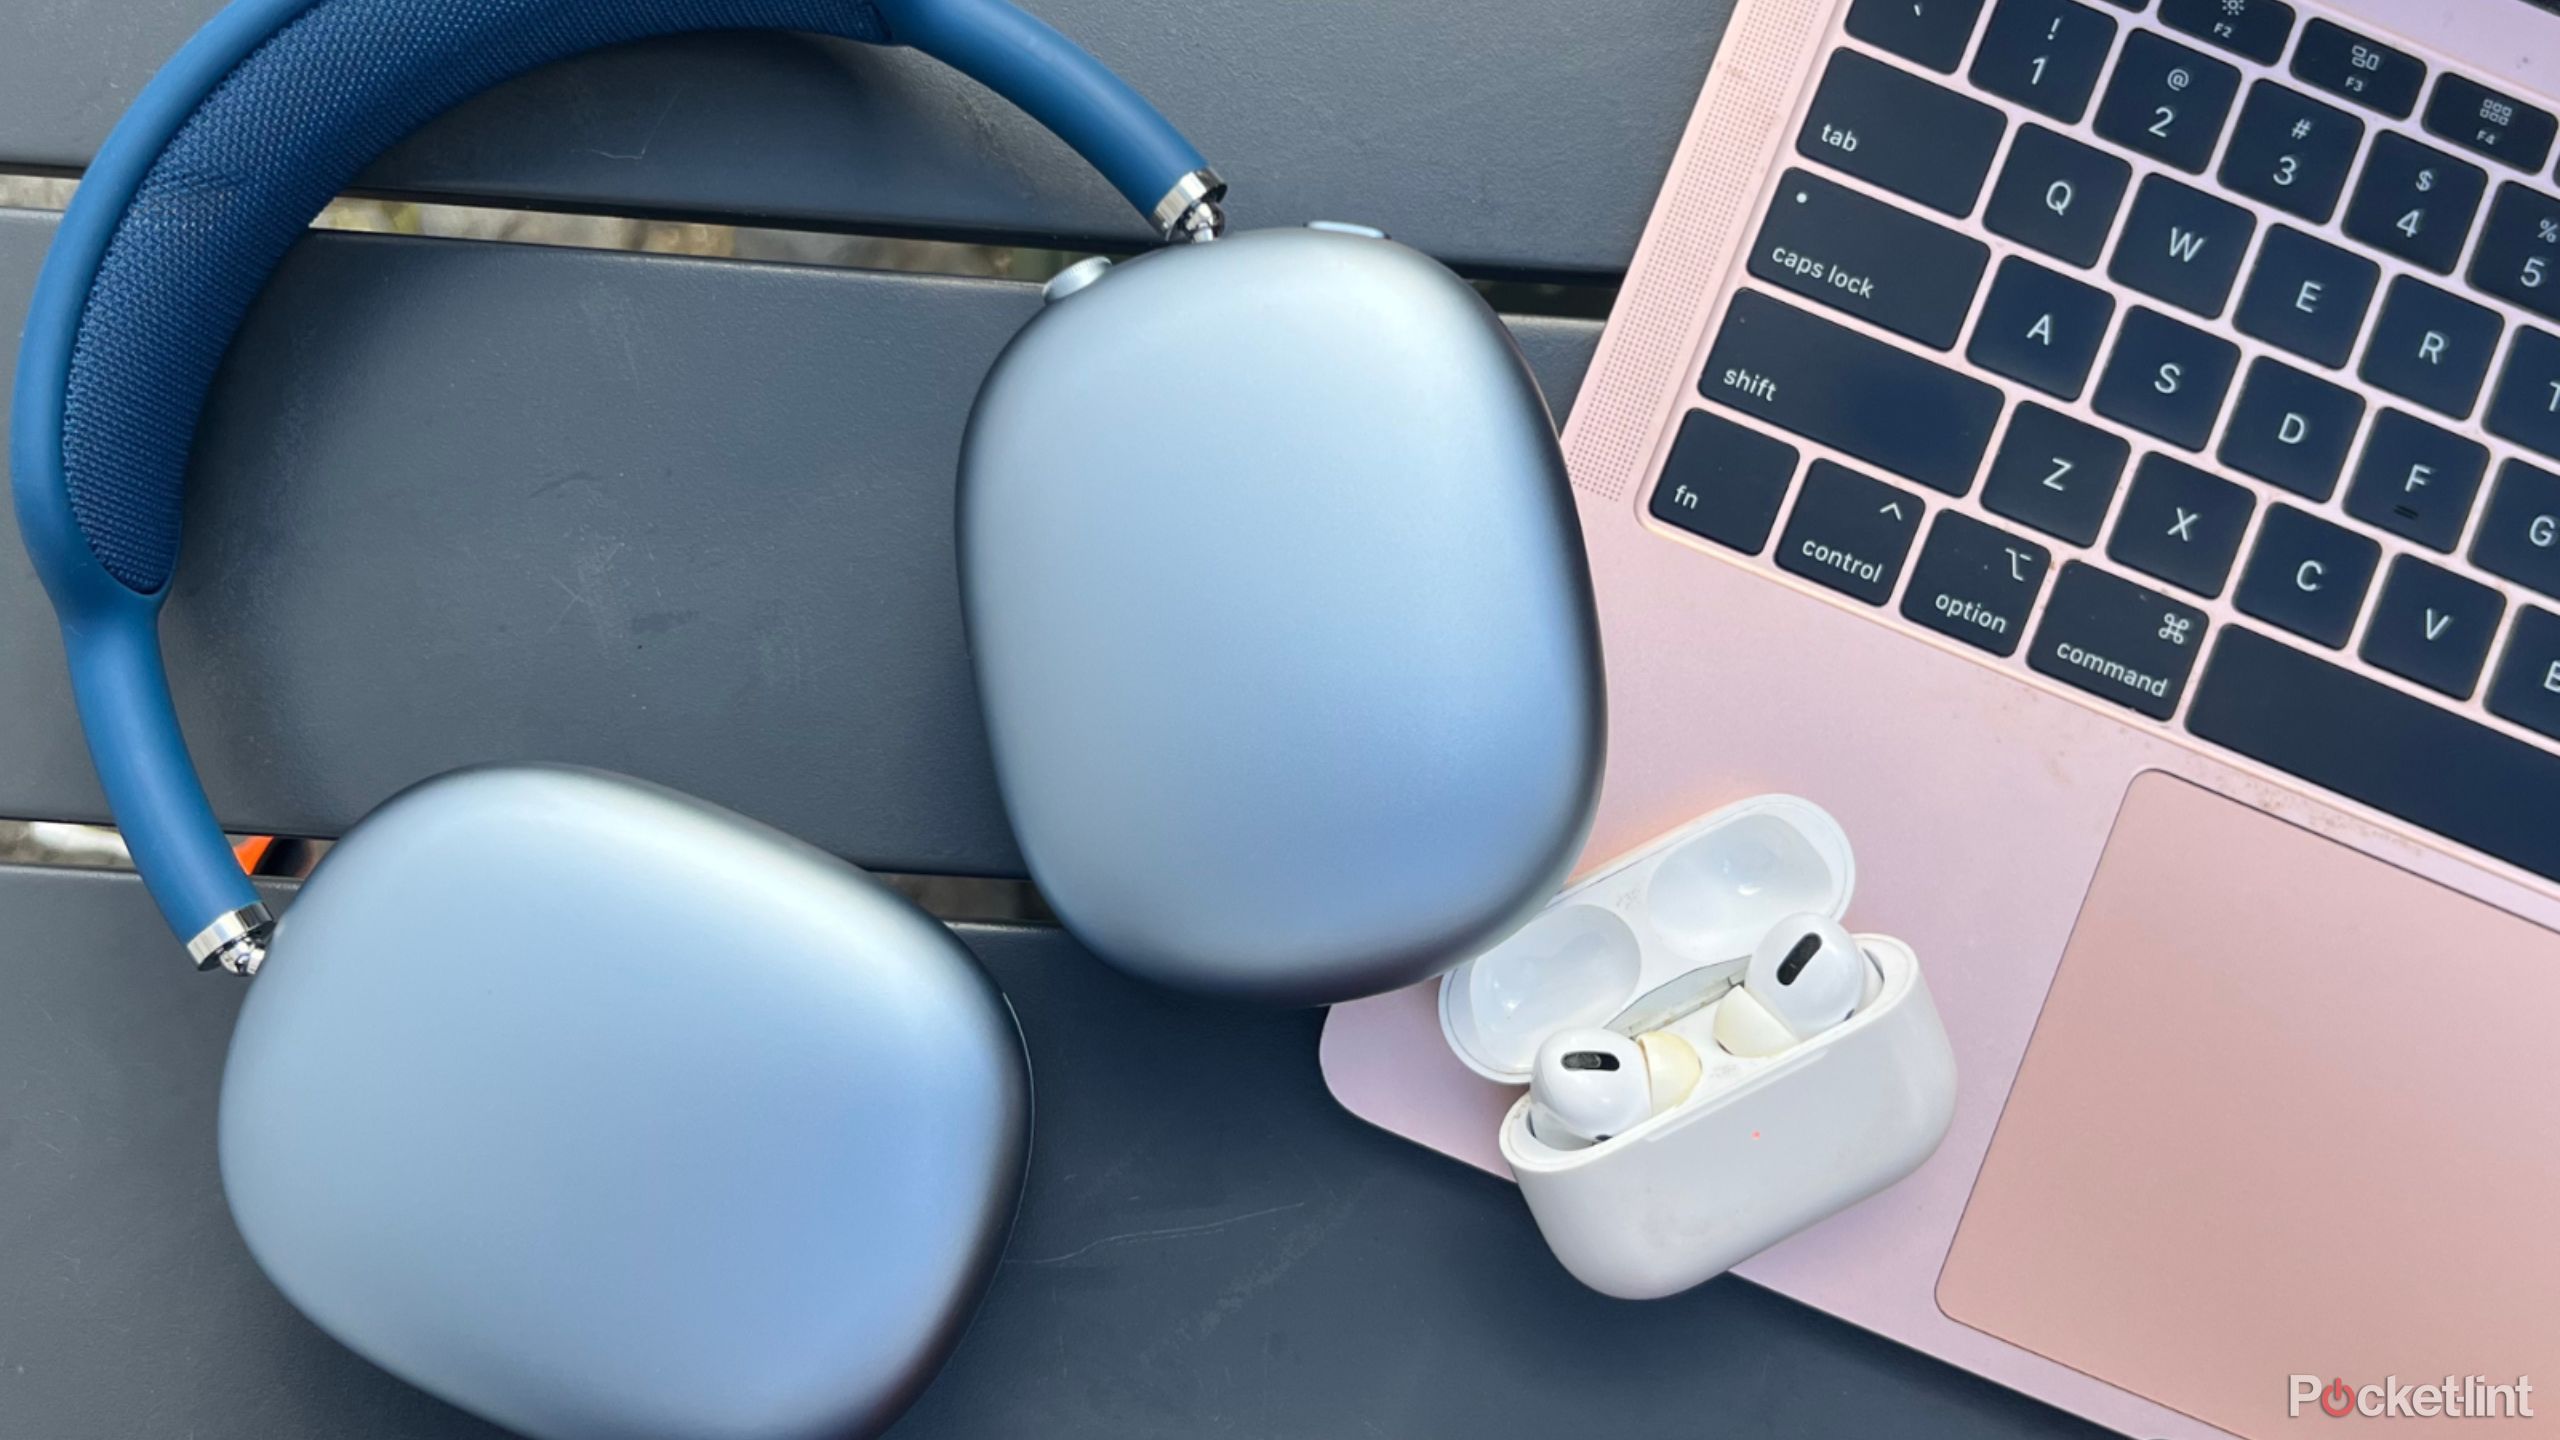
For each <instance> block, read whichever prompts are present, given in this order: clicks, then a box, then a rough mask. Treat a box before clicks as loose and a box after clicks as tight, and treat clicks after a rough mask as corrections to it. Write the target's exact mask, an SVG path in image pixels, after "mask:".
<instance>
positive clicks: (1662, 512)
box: [1652, 410, 1796, 555]
mask: <svg viewBox="0 0 2560 1440" xmlns="http://www.w3.org/2000/svg"><path fill="white" fill-rule="evenodd" d="M1795 477H1796V447H1794V446H1793V445H1790V444H1788V443H1786V442H1785V441H1783V440H1780V439H1777V438H1775V437H1773V436H1768V435H1763V434H1761V433H1760V432H1759V431H1757V430H1753V429H1751V428H1749V427H1747V426H1743V425H1736V424H1735V423H1733V422H1732V421H1730V420H1727V419H1726V418H1724V417H1723V416H1721V415H1710V414H1708V413H1707V412H1706V411H1704V410H1692V411H1690V412H1689V413H1688V415H1687V416H1686V417H1685V418H1683V419H1682V420H1681V422H1680V434H1679V438H1677V439H1675V440H1673V441H1672V442H1671V458H1670V459H1669V460H1667V461H1665V462H1663V466H1662V479H1661V481H1660V483H1658V484H1656V485H1655V486H1654V487H1653V507H1652V508H1653V518H1655V519H1656V520H1659V521H1661V522H1663V523H1664V524H1666V525H1677V526H1679V527H1680V528H1681V529H1683V530H1686V531H1688V532H1689V533H1690V534H1692V535H1702V536H1705V537H1706V538H1707V539H1709V540H1713V541H1714V542H1716V543H1717V544H1719V545H1725V546H1730V547H1731V548H1733V549H1736V550H1739V551H1741V552H1742V553H1743V554H1745V555H1757V554H1759V553H1760V547H1761V546H1763V545H1766V544H1768V543H1769V530H1770V528H1771V527H1772V526H1774V525H1776V524H1777V523H1778V507H1779V506H1781V505H1784V504H1785V503H1786V502H1787V486H1788V485H1789V484H1791V483H1792V482H1793V481H1794V480H1795Z"/></svg>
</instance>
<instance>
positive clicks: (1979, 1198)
mask: <svg viewBox="0 0 2560 1440" xmlns="http://www.w3.org/2000/svg"><path fill="white" fill-rule="evenodd" d="M2552 823H2554V824H2560V816H2555V817H2553V821H2552ZM2556 1026H2560V935H2555V934H2553V933H2552V932H2551V931H2548V930H2544V929H2542V928H2540V927H2538V926H2535V925H2531V924H2527V923H2526V922H2524V921H2521V920H2518V919H2516V918H2514V917H2513V916H2510V915H2507V914H2505V913H2503V912H2501V911H2498V910H2495V909H2492V908H2490V907H2488V906H2486V905H2482V904H2480V903H2478V902H2476V901H2473V900H2469V899H2466V898H2464V897H2463V896H2460V895H2458V894H2455V893H2454V892H2452V891H2450V890H2446V889H2444V888H2442V887H2440V886H2438V885H2435V884H2433V883H2431V882H2429V881H2426V880H2422V879H2420V878H2418V877H2416V876H2414V875H2410V874H2408V873H2406V872H2404V871H2401V870H2398V869H2395V868H2393V867H2391V866H2390V865H2387V864H2385V863H2383V862H2381V861H2377V860H2374V859H2372V858H2370V857H2367V856H2365V855H2362V854H2360V853H2358V852H2356V851H2353V850H2350V849H2348V848H2346V847H2345V846H2343V845H2340V844H2337V843H2336V842H2334V841H2330V840H2326V839H2323V838H2321V837H2320V836H2318V835H2315V834H2313V833H2311V832H2310V831H2307V830H2302V829H2298V828H2296V827H2294V826H2292V825H2289V824H2287V823H2285V822H2283V821H2280V820H2276V819H2273V818H2271V817H2269V816H2266V815H2264V814H2261V813H2259V812H2258V811H2255V810H2252V809H2249V808H2247V807H2245V806H2242V805H2239V804H2235V803H2233V802H2231V801H2229V800H2225V799H2223V798H2221V797H2219V796H2216V795H2213V794H2210V793H2208V792H2206V791H2204V790H2200V789H2197V788H2195V787H2193V786H2191V785H2188V784H2187V783H2185V782H2184V781H2180V780H2175V779H2171V778H2169V777H2166V776H2162V775H2145V776H2143V777H2141V778H2140V779H2138V780H2136V781H2135V782H2134V785H2133V787H2132V789H2131V790H2130V791H2129V792H2128V794H2127V796H2126V799H2125V804H2124V809H2123V811H2122V812H2121V814H2120V815H2119V816H2118V819H2117V824H2116V830H2115V834H2114V836H2113V837H2112V838H2111V839H2110V841H2109V842H2108V845H2107V851H2106V856H2105V859H2104V860H2103V862H2102V863H2101V864H2100V866H2099V870H2098V875H2097V879H2096V881H2095V882H2094V883H2093V885H2092V886H2091V888H2090V892H2089V897H2088V901H2087V903H2086V905H2085V907H2084V908H2083V909H2082V911H2081V913H2080V921H2079V924H2078V926H2077V928H2076V929H2075V930H2074V932H2073V934H2072V939H2071V945H2070V948H2069V950H2068V951H2067V952H2065V954H2064V957H2063V961H2062V967H2061V970H2060V972H2059V974H2057V976H2056V977H2055V980H2054V986H2053V992H2052V994H2051V995H2050V996H2049V997H2048V998H2047V1000H2046V1002H2045V1007H2044V1013H2043V1016H2042V1018H2041V1019H2040V1020H2039V1021H2038V1022H2037V1026H2036V1032H2035V1037H2034V1039H2033V1041H2032V1043H2031V1044H2030V1046H2029V1048H2028V1051H2027V1057H2026V1063H2025V1065H2024V1067H2023V1068H2022V1069H2021V1070H2020V1072H2019V1077H2018V1081H2017V1085H2016V1088H2015V1089H2014V1090H2013V1091H2012V1092H2011V1094H2010V1097H2009V1103H2008V1107H2007V1109H2006V1110H2005V1111H2004V1112H2003V1114H2002V1116H2001V1120H2000V1128H1999V1130H1998V1132H1997V1133H1996V1134H1995V1135H1994V1137H1993V1140H1992V1144H1991V1152H1990V1156H1989V1158H1988V1159H1987V1160H1986V1161H1985V1163H1984V1165H1983V1169H1982V1173H1981V1177H1980V1179H1979V1180H1978V1181H1977V1182H1976V1184H1975V1187H1974V1192H1973V1198H1972V1200H1971V1202H1970V1203H1969V1204H1968V1205H1967V1207H1966V1210H1965V1215H1964V1222H1963V1224H1962V1225H1961V1227H1959V1229H1958V1230H1957V1232H1956V1240H1955V1246H1954V1249H1953V1250H1952V1251H1951V1252H1950V1253H1949V1255H1948V1258H1947V1264H1946V1268H1945V1270H1944V1271H1943V1272H1942V1273H1941V1274H1940V1276H1939V1283H1938V1303H1939V1306H1940V1308H1942V1309H1943V1310H1945V1311H1946V1313H1947V1314H1948V1315H1949V1316H1951V1317H1953V1318H1954V1319H1956V1320H1958V1321H1960V1322H1962V1323H1964V1324H1967V1325H1971V1326H1973V1327H1974V1328H1976V1329H1979V1330H1983V1331H1987V1332H1989V1333H1990V1334H1993V1335H1996V1336H1999V1337H2000V1338H2002V1339H2004V1340H2007V1341H2009V1342H2010V1343H2012V1344H2015V1345H2019V1346H2023V1347H2025V1348H2026V1349H2029V1350H2032V1351H2035V1352H2036V1353H2038V1354H2040V1355H2044V1356H2046V1357H2048V1358H2050V1359H2053V1360H2056V1361H2059V1362H2061V1363H2063V1364H2065V1365H2068V1366H2071V1367H2072V1368H2074V1369H2077V1370H2081V1371H2084V1372H2086V1373H2088V1374H2090V1375H2094V1376H2096V1377H2098V1378H2100V1379H2102V1380H2106V1381H2109V1382H2111V1383H2113V1384H2115V1385H2118V1386H2121V1387H2123V1388H2125V1389H2127V1390H2131V1391H2134V1392H2136V1393H2138V1394H2141V1395H2144V1396H2147V1397H2149V1398H2151V1399H2152V1400H2155V1401H2157V1402H2159V1403H2160V1404H2163V1405H2167V1406H2170V1407H2172V1408H2174V1409H2177V1410H2180V1411H2184V1412H2185V1413H2187V1414H2189V1415H2193V1416H2195V1417H2197V1418H2199V1419H2202V1420H2206V1421H2209V1422H2211V1423H2212V1424H2214V1425H2218V1426H2220V1427H2222V1428H2223V1429H2226V1430H2230V1431H2233V1432H2235V1433H2238V1434H2242V1435H2248V1436H2267V1435H2276V1434H2279V1433H2292V1432H2293V1431H2294V1430H2295V1429H2298V1427H2299V1425H2300V1424H2301V1423H2302V1422H2300V1421H2291V1422H2289V1421H2288V1420H2287V1413H2288V1409H2289V1402H2290V1399H2291V1396H2292V1394H2293V1393H2294V1391H2293V1387H2292V1384H2291V1381H2290V1378H2289V1377H2292V1376H2295V1375H2317V1376H2319V1377H2321V1380H2322V1381H2323V1382H2325V1381H2327V1380H2330V1379H2344V1380H2345V1381H2346V1382H2347V1384H2348V1385H2349V1386H2350V1387H2362V1386H2365V1385H2377V1386H2378V1385H2381V1384H2382V1383H2384V1382H2385V1381H2386V1378H2387V1377H2390V1376H2393V1375H2397V1376H2398V1377H2399V1379H2400V1382H2401V1383H2402V1385H2404V1386H2416V1385H2419V1384H2432V1385H2436V1386H2439V1387H2441V1386H2442V1385H2443V1384H2444V1379H2445V1377H2446V1376H2453V1377H2456V1378H2455V1382H2454V1388H2455V1391H2456V1397H2455V1398H2456V1400H2457V1402H2462V1403H2469V1402H2472V1401H2478V1402H2479V1403H2494V1402H2495V1398H2496V1397H2495V1396H2494V1394H2489V1395H2488V1396H2487V1398H2486V1399H2482V1396H2483V1394H2484V1392H2483V1391H2482V1390H2481V1388H2480V1387H2482V1386H2486V1385H2490V1384H2497V1385H2511V1384H2512V1383H2513V1382H2514V1381H2515V1380H2516V1379H2517V1377H2518V1376H2519V1375H2520V1374H2521V1375H2524V1376H2527V1377H2530V1378H2532V1379H2535V1380H2547V1381H2548V1382H2549V1383H2550V1385H2551V1387H2552V1388H2551V1390H2550V1391H2549V1392H2548V1393H2547V1394H2543V1393H2535V1394H2533V1395H2531V1396H2530V1397H2529V1398H2528V1399H2527V1400H2526V1403H2528V1404H2530V1405H2531V1407H2532V1409H2533V1410H2534V1411H2536V1412H2538V1413H2539V1414H2540V1415H2542V1416H2543V1417H2545V1419H2546V1420H2549V1419H2551V1418H2553V1417H2560V1299H2555V1297H2560V1242H2555V1235H2560V1231H2555V1229H2554V1224H2555V1222H2554V1219H2553V1217H2555V1216H2560V1043H2555V1040H2554V1036H2555V1033H2560V1029H2555V1027H2556ZM2474 1376H2478V1377H2483V1379H2482V1380H2481V1381H2480V1382H2478V1385H2474V1384H2472V1383H2470V1382H2469V1381H2468V1379H2467V1377H2474ZM2372 1397H2373V1399H2374V1400H2375V1401H2377V1402H2379V1403H2385V1404H2387V1403H2389V1402H2388V1400H2387V1398H2386V1396H2385V1394H2384V1392H2383V1391H2381V1390H2376V1391H2374V1392H2372ZM2339 1398H2341V1399H2343V1398H2346V1397H2343V1396H2341V1397H2339ZM2422 1398H2423V1397H2422V1396H2421V1395H2420V1394H2419V1393H2418V1392H2415V1391H2409V1392H2406V1393H2404V1394H2403V1396H2402V1398H2401V1403H2402V1404H2403V1405H2415V1404H2417V1403H2418V1401H2419V1400H2421V1399H2422ZM2442 1404H2443V1401H2442V1400H2441V1399H2439V1401H2438V1406H2439V1408H2441V1407H2442ZM2318 1405H2319V1402H2318V1401H2316V1400H2315V1401H2313V1402H2311V1403H2310V1404H2307V1405H2305V1406H2304V1407H2303V1414H2304V1416H2305V1417H2306V1418H2308V1417H2310V1416H2311V1415H2313V1414H2314V1413H2315V1412H2316V1411H2317V1409H2318ZM2404 1423H2406V1422H2404ZM2439 1423H2441V1422H2439ZM2524 1428H2525V1429H2526V1430H2528V1431H2532V1430H2534V1429H2535V1427H2533V1425H2532V1424H2531V1422H2527V1423H2526V1425H2525V1427H2524ZM2428 1433H2432V1432H2431V1431H2430V1432H2428ZM2537 1433H2538V1432H2537Z"/></svg>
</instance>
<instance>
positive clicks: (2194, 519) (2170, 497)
mask: <svg viewBox="0 0 2560 1440" xmlns="http://www.w3.org/2000/svg"><path fill="white" fill-rule="evenodd" d="M2256 504H2257V502H2256V501H2254V500H2252V499H2251V498H2250V496H2249V492H2248V491H2247V490H2246V489H2245V488H2243V487H2241V486H2238V485H2234V484H2232V483H2231V482H2230V481H2228V480H2224V479H2222V478H2220V477H2218V476H2214V475H2208V474H2206V473H2205V472H2204V471H2202V470H2199V469H2197V468H2196V467H2194V466H2193V465H2189V464H2186V463H2185V462H2183V461H2179V460H2172V459H2170V458H2169V457H2168V456H2166V455H2145V456H2143V457H2142V463H2141V464H2140V465H2138V466H2136V467H2135V468H2134V472H2133V488H2132V489H2130V490H2128V491H2126V492H2125V497H2124V510H2123V512H2122V513H2121V514H2119V515H2117V516H2116V533H2115V535H2114V536H2113V537H2112V538H2111V539H2109V540H2108V541H2107V553H2108V554H2109V555H2111V556H2113V557H2114V558H2115V559H2116V560H2118V561H2119V562H2121V563H2123V564H2126V565H2130V566H2132V567H2133V568H2134V569H2136V570H2139V571H2141V572H2142V573H2143V574H2145V575H2149V576H2151V577H2153V578H2154V579H2159V580H2166V581H2168V582H2169V583H2170V584H2172V585H2175V586H2177V587H2179V588H2180V589H2183V590H2192V591H2194V592H2195V593H2197V594H2199V595H2202V596H2204V597H2206V598H2207V599H2210V598H2212V597H2213V596H2216V595H2219V594H2221V593H2222V586H2223V582H2224V581H2226V580H2228V579H2229V578H2230V577H2231V557H2233V556H2234V555H2237V554H2239V553H2240V537H2241V536H2242V535H2244V534H2246V533H2248V529H2249V513H2250V511H2251V510H2253V509H2255V508H2256Z"/></svg>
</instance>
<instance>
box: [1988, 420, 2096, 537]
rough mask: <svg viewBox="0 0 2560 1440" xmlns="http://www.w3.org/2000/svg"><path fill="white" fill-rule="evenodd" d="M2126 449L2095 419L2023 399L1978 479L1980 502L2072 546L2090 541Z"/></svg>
mask: <svg viewBox="0 0 2560 1440" xmlns="http://www.w3.org/2000/svg"><path fill="white" fill-rule="evenodd" d="M2132 449H2133V447H2132V446H2130V445H2127V444H2126V443H2125V442H2124V438H2123V437H2122V436H2119V435H2114V434H2111V433H2109V432H2107V431H2104V430H2101V429H2099V428H2098V427H2097V426H2095V425H2090V424H2085V423H2083V422H2081V421H2078V420H2074V419H2072V418H2071V417H2070V416H2068V415H2065V414H2062V413H2061V412H2060V411H2056V410H2048V409H2046V408H2045V407H2043V406H2041V405H2038V404H2035V403H2033V402H2032V401H2030V402H2027V403H2024V404H2021V405H2020V406H2019V407H2018V409H2017V412H2016V413H2015V414H2013V415H2011V416H2010V417H2009V433H2008V434H2007V435H2005V436H2003V437H2001V440H2000V453H1999V454H1998V455H1997V456H1995V457H1994V458H1993V459H1992V461H1991V475H1990V478H1988V479H1986V480H1984V481H1983V482H1982V503H1983V506H1984V508H1986V509H1988V510H1990V511H1991V512H1992V513H1993V514H1995V515H2006V516H2008V517H2009V518H2010V519H2012V520H2018V521H2023V522H2025V523H2026V524H2029V525H2033V526H2034V527H2036V528H2037V529H2039V530H2041V531H2043V532H2044V533H2046V534H2047V535H2053V536H2058V537H2060V538H2062V539H2064V540H2068V541H2070V542H2071V543H2073V544H2075V545H2087V544H2090V543H2091V542H2093V541H2095V540H2096V539H2097V538H2098V527H2099V526H2101V525H2104V524H2105V523H2106V520H2107V507H2108V505H2110V504H2111V503H2113V502H2114V500H2115V495H2116V482H2117V481H2118V480H2120V479H2122V478H2123V476H2124V462H2125V460H2126V459H2127V458H2128V457H2129V456H2130V455H2131V453H2132Z"/></svg>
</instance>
